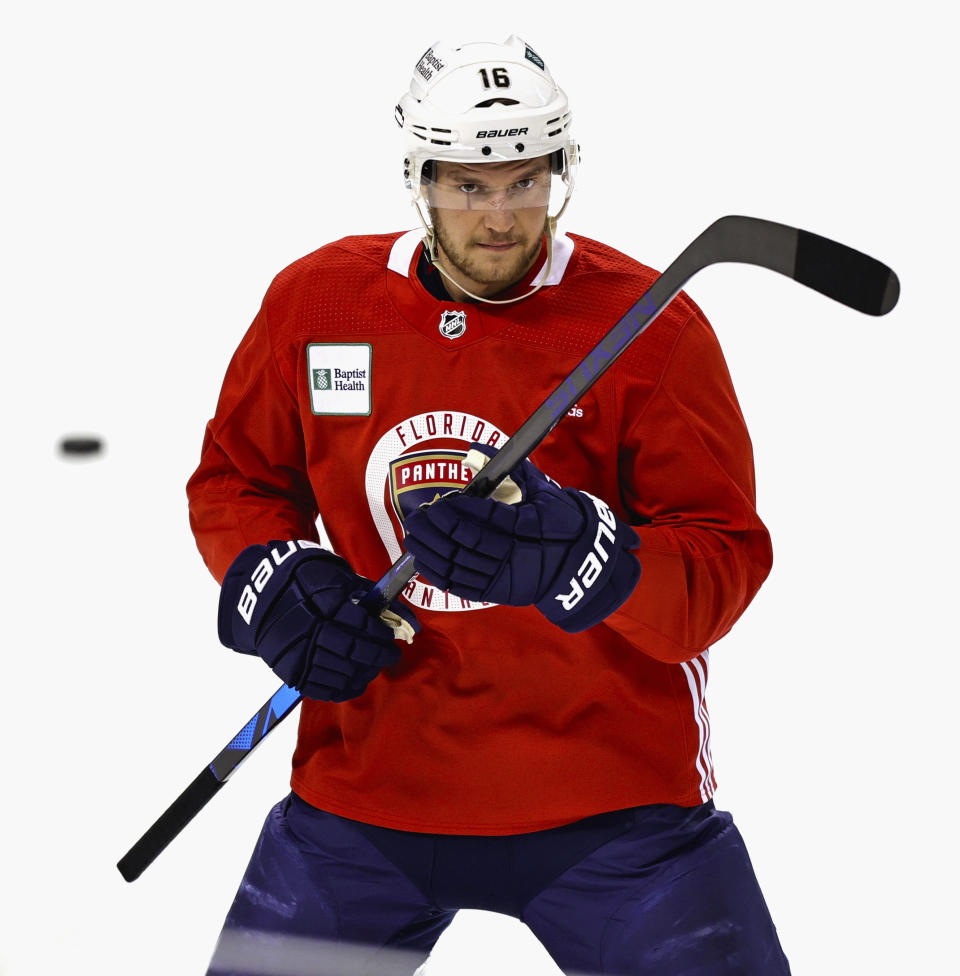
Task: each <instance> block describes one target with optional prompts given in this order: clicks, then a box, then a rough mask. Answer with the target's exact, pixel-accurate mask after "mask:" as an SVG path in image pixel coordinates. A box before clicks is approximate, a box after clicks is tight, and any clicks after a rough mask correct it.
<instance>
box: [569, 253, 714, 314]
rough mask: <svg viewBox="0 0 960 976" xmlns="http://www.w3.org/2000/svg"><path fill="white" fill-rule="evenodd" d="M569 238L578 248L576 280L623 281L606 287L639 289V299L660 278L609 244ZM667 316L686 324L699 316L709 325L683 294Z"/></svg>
mask: <svg viewBox="0 0 960 976" xmlns="http://www.w3.org/2000/svg"><path fill="white" fill-rule="evenodd" d="M567 236H568V237H570V238H571V240H573V241H574V243H575V245H576V250H575V253H576V254H577V260H576V262H574V266H573V267H572V268H571V272H572V278H573V280H576V279H577V278H588V277H590V276H593V275H603V276H611V277H612V278H614V279H617V278H619V279H620V281H619V282H615V281H611V280H610V277H608V279H607V284H606V287H610V286H611V285H613V287H615V288H617V286H618V285H619V288H625V289H628V290H634V291H635V290H636V289H638V288H639V289H640V291H639V293H638V295H637V297H639V295H640V294H642V293H643V292H645V291H646V290H647V289H648V288H649V287H650V286H651V285H652V284H653V283H654V281H656V279H657V278H658V277H659V276H660V272H659V271H657V270H655V269H654V268H651V267H648V266H647V265H645V264H642V263H641V262H640V261H637V260H636V259H635V258H632V257H630V256H629V255H627V254H624V253H623V252H622V251H618V250H617V249H616V248H614V247H610V245H609V244H604V243H602V242H601V241H596V240H593V239H592V238H589V237H584V236H582V235H581V234H568V235H567ZM667 313H669V314H670V317H672V318H680V319H682V320H683V321H686V320H687V319H688V318H690V316H691V315H696V316H697V317H699V318H701V319H704V321H706V317H705V316H704V314H703V312H702V311H701V309H700V307H699V306H698V305H697V303H696V302H695V301H693V299H692V298H690V296H689V295H688V294H687V293H686V292H684V291H681V292H680V294H679V295H677V297H676V298H674V300H673V301H672V302H671V303H670V305H669V306H668V308H667V309H666V311H665V312H664V313H663V314H665V315H666V314H667Z"/></svg>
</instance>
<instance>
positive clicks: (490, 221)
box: [483, 208, 517, 231]
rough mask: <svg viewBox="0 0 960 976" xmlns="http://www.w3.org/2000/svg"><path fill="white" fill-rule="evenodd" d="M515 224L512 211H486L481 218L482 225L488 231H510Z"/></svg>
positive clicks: (514, 216)
mask: <svg viewBox="0 0 960 976" xmlns="http://www.w3.org/2000/svg"><path fill="white" fill-rule="evenodd" d="M516 222H517V220H516V215H515V214H514V212H513V211H512V210H504V209H500V208H498V209H496V210H487V211H486V212H485V213H484V216H483V224H484V226H485V227H487V228H489V229H490V230H499V231H504V230H510V228H511V227H513V225H514V224H515V223H516Z"/></svg>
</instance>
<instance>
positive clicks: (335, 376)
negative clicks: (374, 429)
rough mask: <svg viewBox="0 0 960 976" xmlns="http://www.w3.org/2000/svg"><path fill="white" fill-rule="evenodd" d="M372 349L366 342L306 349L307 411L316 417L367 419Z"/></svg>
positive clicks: (313, 345)
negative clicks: (308, 390) (348, 416)
mask: <svg viewBox="0 0 960 976" xmlns="http://www.w3.org/2000/svg"><path fill="white" fill-rule="evenodd" d="M372 366H373V347H372V346H371V345H370V343H369V342H342V343H340V342H337V343H334V342H311V343H310V344H309V345H308V346H307V376H308V380H309V383H310V407H311V409H312V410H313V412H314V413H315V414H328V415H334V416H345V415H354V416H369V414H370V403H371V399H370V390H371V382H370V374H371V370H372Z"/></svg>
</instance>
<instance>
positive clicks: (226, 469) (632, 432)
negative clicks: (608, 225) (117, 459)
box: [188, 232, 771, 834]
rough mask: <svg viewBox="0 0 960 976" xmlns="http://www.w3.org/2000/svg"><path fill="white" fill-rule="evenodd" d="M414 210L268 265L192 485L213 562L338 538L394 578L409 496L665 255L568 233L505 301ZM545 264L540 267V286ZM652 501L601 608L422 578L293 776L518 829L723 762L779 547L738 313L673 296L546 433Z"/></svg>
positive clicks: (367, 813)
mask: <svg viewBox="0 0 960 976" xmlns="http://www.w3.org/2000/svg"><path fill="white" fill-rule="evenodd" d="M419 237H420V235H418V234H416V233H413V232H411V233H409V234H405V235H397V234H393V235H386V236H378V237H354V238H346V239H344V240H342V241H338V242H336V243H334V244H330V245H328V246H326V247H323V248H321V249H320V250H318V251H316V252H314V253H313V254H310V255H308V256H307V257H305V258H302V259H301V260H299V261H297V262H296V263H294V264H293V265H291V266H290V267H289V268H287V269H286V270H284V271H282V272H281V273H280V274H279V275H278V276H277V278H276V279H275V280H274V281H273V283H272V284H271V286H270V288H269V290H268V292H267V294H266V297H265V298H264V301H263V305H262V307H261V309H260V311H259V313H258V314H257V316H256V318H255V319H254V322H253V324H252V326H251V327H250V329H249V331H248V332H247V334H246V336H245V338H244V339H243V341H242V342H241V344H240V347H239V348H238V350H237V352H236V354H235V355H234V357H233V359H232V361H231V363H230V366H229V369H228V371H227V375H226V379H225V380H224V384H223V390H222V393H221V396H220V401H219V404H218V406H217V412H216V416H215V417H214V418H213V419H212V420H211V421H210V423H209V424H208V426H207V430H206V435H205V439H204V443H203V451H202V457H201V461H200V465H199V467H198V469H197V471H196V472H195V473H194V475H193V477H192V478H191V479H190V482H189V485H188V496H189V501H190V517H191V525H192V527H193V531H194V533H195V536H196V540H197V545H198V546H199V549H200V551H201V553H202V555H203V557H204V559H205V560H206V563H207V565H208V566H209V568H210V570H211V571H212V572H213V574H214V575H215V576H216V577H217V579H218V580H219V579H222V578H223V575H224V573H225V572H226V569H227V567H228V566H229V564H230V563H231V561H232V560H233V559H234V557H235V556H236V555H237V553H238V552H239V551H240V550H241V549H243V548H244V547H245V546H248V545H251V544H253V543H262V542H267V541H268V540H270V539H297V538H310V539H317V538H318V533H317V528H316V520H317V516H318V513H319V514H320V515H321V516H322V520H323V524H324V526H325V528H326V531H327V533H328V535H329V538H330V541H331V544H332V546H333V548H334V549H335V550H336V551H337V552H338V553H339V554H340V555H342V556H343V557H344V558H346V559H347V560H348V561H349V562H350V564H351V565H352V566H353V567H354V568H355V569H356V571H357V572H359V573H361V574H363V575H365V576H368V577H370V578H372V579H377V578H379V577H380V576H381V575H382V574H383V573H384V572H385V571H386V569H387V568H388V567H389V566H390V564H391V563H392V562H393V561H394V560H395V559H396V558H397V557H398V556H399V555H400V553H401V551H402V550H401V546H402V540H403V527H402V526H403V518H404V514H405V513H406V512H409V511H410V510H411V509H412V508H413V507H416V506H417V505H418V504H419V503H420V502H421V501H423V500H426V499H432V498H433V497H434V495H435V494H436V493H437V492H438V491H441V492H442V491H446V490H449V488H450V487H453V486H458V485H461V484H463V483H464V482H465V480H466V478H467V477H468V476H469V474H468V472H466V471H465V470H464V467H463V465H462V463H461V462H462V458H463V455H464V453H465V451H466V449H467V446H468V444H469V443H470V442H471V441H481V442H484V443H487V444H492V445H495V446H496V445H499V444H502V443H503V441H504V440H505V439H506V438H507V437H508V436H509V435H510V433H511V431H513V430H515V429H516V428H518V427H519V426H520V424H521V423H522V422H523V421H524V420H525V419H526V418H527V416H528V415H529V414H530V413H531V412H532V411H533V410H534V409H535V408H536V407H537V406H539V404H540V403H541V402H542V401H543V400H544V399H545V398H546V396H547V395H548V394H549V393H550V392H552V391H553V389H554V388H555V387H556V386H557V385H558V384H559V383H560V381H561V380H562V379H563V378H564V377H565V376H566V375H567V374H568V373H569V372H570V371H571V370H572V369H573V367H574V366H575V365H576V364H577V363H578V362H579V361H580V360H581V359H582V358H583V356H584V355H585V354H586V353H587V352H588V351H589V350H590V349H591V348H592V347H593V346H594V345H595V344H596V343H597V342H598V341H599V340H600V338H601V337H602V336H603V335H604V334H605V333H606V332H607V331H608V330H609V329H610V327H611V326H612V325H613V323H614V322H615V321H616V320H617V319H618V318H619V317H620V316H621V315H622V314H623V313H624V312H625V311H626V310H627V309H628V308H629V307H630V306H631V305H632V304H633V302H635V301H636V299H637V298H638V297H639V296H640V294H642V292H643V291H644V289H645V288H646V287H647V286H648V285H649V284H650V283H651V281H652V280H653V279H654V277H655V272H653V271H651V270H650V269H648V268H646V267H644V266H642V265H640V264H638V263H636V262H635V261H633V260H631V259H629V258H627V257H625V256H624V255H622V254H620V253H618V252H616V251H614V250H612V249H611V248H608V247H605V246H604V245H601V244H598V243H596V242H594V241H591V240H588V239H586V238H583V237H580V236H575V235H570V236H561V237H559V238H558V241H557V245H556V248H555V255H554V261H553V265H552V267H551V268H550V269H549V274H546V270H547V269H546V268H543V267H542V266H541V267H540V270H539V271H537V272H536V274H535V275H533V274H532V275H530V276H528V277H529V278H531V279H534V278H536V279H539V278H542V277H544V276H545V277H546V280H545V281H544V284H543V287H542V289H541V290H540V291H538V292H537V293H536V294H534V295H533V296H531V297H529V298H526V299H524V300H523V301H520V302H517V303H515V304H511V305H487V304H483V305H480V304H472V303H460V302H451V301H438V300H436V299H435V298H433V297H432V296H431V295H430V294H429V293H428V292H427V290H426V289H425V288H424V287H423V285H422V284H421V282H420V281H419V279H418V278H417V275H416V273H415V268H416V262H417V258H418V256H419V253H420V248H421V244H420V240H419ZM525 285H526V283H524V285H523V286H521V287H525ZM532 460H533V462H534V463H535V464H536V465H537V466H538V467H540V468H541V469H542V470H543V471H545V472H546V473H547V474H549V475H550V476H551V477H552V478H554V479H555V480H556V481H558V482H559V483H560V484H562V485H569V486H572V487H576V488H580V489H584V490H586V491H589V492H591V493H593V494H594V495H597V496H598V497H600V498H603V499H604V500H605V501H607V502H608V503H609V504H610V505H611V507H612V508H613V509H614V511H616V512H617V514H618V515H619V516H620V517H621V518H623V519H624V520H626V521H628V522H630V523H631V524H632V525H634V526H635V528H636V530H637V532H638V534H639V536H640V539H641V542H642V545H641V547H640V548H639V550H637V555H638V557H639V559H640V562H641V564H642V567H643V571H642V576H641V579H640V582H639V584H638V585H637V588H636V590H635V591H634V593H633V595H632V596H631V597H630V599H629V600H628V601H627V602H626V603H625V604H624V605H623V607H621V608H620V609H619V610H618V611H617V612H616V613H614V614H613V615H612V616H610V617H609V618H608V619H607V620H606V621H604V622H603V623H602V624H599V625H597V626H595V627H592V628H590V629H589V630H587V631H585V632H583V633H580V634H566V633H564V632H562V631H561V630H559V629H558V628H556V627H554V626H552V625H551V624H549V623H548V622H547V621H546V620H545V618H544V617H543V616H541V614H540V613H539V612H538V611H537V610H535V609H534V608H533V607H521V608H517V607H504V606H490V605H478V604H471V603H470V602H469V601H464V600H461V599H460V598H459V597H455V596H452V595H450V594H448V593H445V592H440V591H437V590H436V589H434V588H433V587H431V586H429V585H427V584H426V583H424V582H423V581H422V580H419V579H417V578H415V579H414V580H413V581H411V583H410V584H409V586H408V587H407V589H406V591H405V594H404V596H405V598H406V599H407V600H408V601H409V602H410V604H411V605H412V606H413V607H414V608H415V611H416V613H417V615H418V617H419V619H420V621H421V623H422V625H423V630H422V632H421V633H420V634H419V635H418V636H417V637H416V638H415V640H414V642H413V644H411V645H409V646H402V651H403V657H402V659H401V661H400V663H399V664H397V665H396V666H394V667H392V668H389V669H387V670H386V671H384V672H383V673H382V674H381V675H380V676H379V677H378V678H377V679H376V680H375V681H374V682H372V684H371V685H370V687H369V688H368V690H367V691H366V693H365V694H364V695H362V696H361V697H360V698H357V699H354V700H353V701H349V702H345V703H342V704H332V703H325V702H318V701H304V703H303V705H302V710H301V715H300V727H299V734H298V742H297V748H296V752H295V754H294V758H293V777H292V787H293V789H294V791H295V792H297V793H298V794H299V795H300V796H302V797H303V798H304V799H305V800H307V801H308V802H310V803H312V804H313V805H315V806H317V807H320V808H322V809H325V810H328V811H331V812H333V813H336V814H339V815H341V816H344V817H348V818H351V819H355V820H361V821H365V822H368V823H373V824H378V825H381V826H385V827H393V828H398V829H402V830H413V831H428V832H436V833H463V834H506V833H521V832H527V831H532V830H540V829H544V828H548V827H553V826H557V825H559V824H563V823H567V822H570V821H573V820H576V819H579V818H581V817H586V816H589V815H591V814H595V813H599V812H602V811H608V810H615V809H620V808H624V807H629V806H635V805H639V804H647V803H676V804H680V805H684V806H692V805H695V804H699V803H702V802H704V801H705V800H706V799H708V798H709V797H710V796H711V795H712V793H713V790H714V788H715V779H714V774H713V766H712V762H711V757H710V740H709V733H710V726H709V718H708V714H707V708H706V703H705V700H704V694H705V687H706V680H707V662H708V648H709V647H710V645H711V644H712V643H713V642H715V641H716V640H718V639H719V638H720V637H722V636H723V635H724V634H725V633H726V632H727V631H728V630H729V629H730V627H731V626H732V625H733V623H734V622H735V621H736V619H737V618H738V617H739V616H740V614H741V613H742V612H743V610H744V609H745V608H746V606H747V605H748V603H749V602H750V600H751V599H752V598H753V596H754V594H755V593H756V591H757V589H758V588H759V586H760V584H761V583H762V581H763V579H764V578H765V576H766V575H767V573H768V572H769V568H770V563H771V553H770V544H769V538H768V535H767V532H766V529H765V528H764V526H763V524H762V523H761V521H760V519H759V517H758V516H757V513H756V511H755V506H754V482H753V462H752V452H751V446H750V441H749V437H748V434H747V431H746V428H745V426H744V422H743V418H742V416H741V413H740V409H739V406H738V404H737V400H736V396H735V394H734V391H733V387H732V385H731V382H730V377H729V375H728V372H727V368H726V365H725V363H724V360H723V356H722V354H721V351H720V348H719V346H718V344H717V341H716V338H715V336H714V335H713V332H712V331H711V329H710V326H709V325H708V323H707V321H706V320H705V319H704V317H703V315H702V313H701V312H700V310H699V309H698V308H697V307H696V305H695V304H694V303H693V302H692V301H690V299H689V298H687V297H686V296H685V295H683V294H681V295H680V296H678V297H677V298H676V299H675V300H674V301H673V302H672V303H671V305H670V306H669V307H668V309H667V310H666V311H665V312H664V313H663V314H662V315H661V316H660V317H659V318H658V319H657V320H656V321H655V322H654V323H653V324H652V325H651V326H650V327H649V328H648V329H647V330H646V332H645V333H644V334H643V336H641V337H640V339H638V340H637V341H636V342H635V343H634V344H633V345H632V346H631V347H630V348H629V349H628V350H627V351H626V352H625V353H624V355H623V356H622V357H621V358H620V359H619V360H618V361H617V362H616V363H615V364H614V366H613V367H612V368H611V370H610V372H609V373H608V374H607V375H605V376H604V377H602V378H601V379H600V380H599V381H598V382H597V383H596V384H595V386H594V387H593V388H592V389H591V390H590V391H588V393H587V394H585V395H584V396H583V397H582V398H581V399H580V401H579V402H578V403H577V404H576V405H575V406H574V407H573V408H572V409H571V410H570V412H569V416H568V417H566V418H564V420H563V422H562V423H560V424H559V425H558V426H557V427H556V429H555V430H554V431H553V432H552V433H551V434H550V436H549V437H548V438H547V439H546V440H545V441H544V443H543V444H542V445H541V446H540V447H539V448H537V450H536V451H535V452H534V454H533V455H532Z"/></svg>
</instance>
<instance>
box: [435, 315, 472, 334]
mask: <svg viewBox="0 0 960 976" xmlns="http://www.w3.org/2000/svg"><path fill="white" fill-rule="evenodd" d="M466 331H467V313H466V312H463V311H457V312H444V313H443V314H442V315H441V316H440V335H442V336H446V337H447V338H448V339H459V338H460V336H462V335H463V333H464V332H466Z"/></svg>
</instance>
